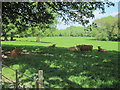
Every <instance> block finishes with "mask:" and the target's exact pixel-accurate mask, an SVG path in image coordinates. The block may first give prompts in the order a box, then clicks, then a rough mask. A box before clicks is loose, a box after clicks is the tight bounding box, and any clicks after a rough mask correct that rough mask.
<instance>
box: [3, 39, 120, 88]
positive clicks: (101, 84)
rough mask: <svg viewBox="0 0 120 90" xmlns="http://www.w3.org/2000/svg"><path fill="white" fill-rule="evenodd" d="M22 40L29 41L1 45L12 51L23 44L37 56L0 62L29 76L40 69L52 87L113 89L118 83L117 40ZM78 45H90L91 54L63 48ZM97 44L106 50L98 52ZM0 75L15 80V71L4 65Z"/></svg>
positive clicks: (6, 42)
mask: <svg viewBox="0 0 120 90" xmlns="http://www.w3.org/2000/svg"><path fill="white" fill-rule="evenodd" d="M25 39H26V40H27V39H28V40H30V41H28V42H25V41H4V42H2V46H3V47H5V48H6V50H12V49H13V48H14V47H20V45H23V46H24V45H25V46H26V48H25V49H26V51H27V52H29V51H31V52H36V53H38V55H31V56H21V57H19V58H9V59H6V60H4V61H3V64H6V65H8V66H9V67H11V68H14V69H18V71H20V72H23V73H25V74H27V75H28V76H30V77H32V75H33V74H34V73H38V70H43V72H44V80H45V81H46V82H48V84H46V85H48V86H49V87H52V88H70V87H74V88H106V87H107V88H114V87H117V86H118V82H119V80H120V79H119V78H118V75H119V73H118V63H119V62H118V54H120V52H118V42H112V41H106V42H105V41H96V40H94V38H81V37H46V38H43V39H42V41H41V43H37V42H35V38H25ZM21 40H24V39H21ZM33 41H34V42H33ZM54 43H56V48H55V49H48V48H47V47H46V46H49V45H52V44H54ZM79 44H90V45H93V47H94V51H93V53H92V54H91V53H90V52H89V51H88V52H80V51H68V50H67V49H66V48H67V47H71V46H75V45H79ZM98 45H100V46H101V47H102V48H105V49H107V50H108V51H109V52H107V53H104V52H98V51H97V46H98ZM21 47H22V46H21ZM24 51H25V50H24ZM3 74H4V75H6V76H8V77H9V78H11V79H12V80H15V77H13V76H14V75H13V74H15V73H14V72H13V71H10V70H9V69H7V68H5V67H3ZM19 77H20V78H19V80H20V81H22V80H24V82H26V83H27V82H29V83H30V84H31V83H32V82H30V81H28V80H27V78H25V77H21V76H20V75H19ZM33 84H34V83H33Z"/></svg>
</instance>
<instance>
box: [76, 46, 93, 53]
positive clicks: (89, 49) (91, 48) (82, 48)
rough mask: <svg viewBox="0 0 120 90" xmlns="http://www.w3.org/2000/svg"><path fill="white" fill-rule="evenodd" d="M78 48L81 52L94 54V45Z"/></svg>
mask: <svg viewBox="0 0 120 90" xmlns="http://www.w3.org/2000/svg"><path fill="white" fill-rule="evenodd" d="M76 47H77V48H79V49H80V51H91V53H92V52H93V45H77V46H76Z"/></svg>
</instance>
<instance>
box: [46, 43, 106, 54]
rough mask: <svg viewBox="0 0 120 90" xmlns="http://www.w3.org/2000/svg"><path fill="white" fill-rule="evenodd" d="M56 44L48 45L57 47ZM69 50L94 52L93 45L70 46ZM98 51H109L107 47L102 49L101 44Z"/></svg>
mask: <svg viewBox="0 0 120 90" xmlns="http://www.w3.org/2000/svg"><path fill="white" fill-rule="evenodd" d="M55 45H56V44H53V45H52V46H48V48H55ZM68 50H71V51H75V50H76V51H78V50H80V51H91V53H92V52H93V45H77V46H75V47H69V48H68ZM98 52H107V50H106V49H102V48H101V47H100V46H98Z"/></svg>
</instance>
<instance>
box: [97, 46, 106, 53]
mask: <svg viewBox="0 0 120 90" xmlns="http://www.w3.org/2000/svg"><path fill="white" fill-rule="evenodd" d="M98 52H107V50H106V49H102V48H101V47H100V46H98Z"/></svg>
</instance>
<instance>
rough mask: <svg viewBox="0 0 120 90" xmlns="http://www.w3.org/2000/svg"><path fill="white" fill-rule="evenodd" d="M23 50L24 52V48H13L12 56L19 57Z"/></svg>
mask: <svg viewBox="0 0 120 90" xmlns="http://www.w3.org/2000/svg"><path fill="white" fill-rule="evenodd" d="M21 52H22V48H18V49H14V50H12V52H11V54H10V56H11V57H18V56H20V55H21Z"/></svg>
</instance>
